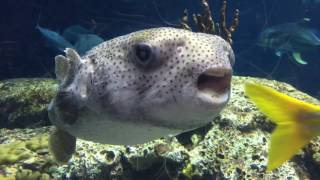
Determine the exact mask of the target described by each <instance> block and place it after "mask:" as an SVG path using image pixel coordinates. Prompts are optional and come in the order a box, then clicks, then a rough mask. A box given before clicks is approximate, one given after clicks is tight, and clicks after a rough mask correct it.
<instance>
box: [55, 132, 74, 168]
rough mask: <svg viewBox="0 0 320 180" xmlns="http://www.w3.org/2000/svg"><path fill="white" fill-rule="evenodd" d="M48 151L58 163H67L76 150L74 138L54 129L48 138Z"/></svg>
mask: <svg viewBox="0 0 320 180" xmlns="http://www.w3.org/2000/svg"><path fill="white" fill-rule="evenodd" d="M49 149H50V152H51V154H52V155H53V157H54V159H55V160H56V161H57V162H58V163H67V162H68V161H69V159H70V158H71V157H72V154H73V153H74V152H75V149H76V138H75V137H74V136H72V135H70V134H69V133H68V132H66V131H63V130H61V129H59V128H56V129H55V130H54V131H53V132H52V133H51V134H50V138H49Z"/></svg>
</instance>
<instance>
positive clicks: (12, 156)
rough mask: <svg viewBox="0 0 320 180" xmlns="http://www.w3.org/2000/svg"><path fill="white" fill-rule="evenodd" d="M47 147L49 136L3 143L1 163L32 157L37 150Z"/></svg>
mask: <svg viewBox="0 0 320 180" xmlns="http://www.w3.org/2000/svg"><path fill="white" fill-rule="evenodd" d="M45 148H46V149H47V148H48V136H38V137H34V138H32V139H30V140H28V141H18V142H13V143H10V144H1V145H0V165H6V164H14V163H17V162H19V161H21V160H25V159H28V158H31V157H32V156H33V154H34V153H35V152H36V151H37V150H40V149H45Z"/></svg>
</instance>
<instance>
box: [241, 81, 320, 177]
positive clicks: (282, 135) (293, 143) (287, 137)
mask: <svg viewBox="0 0 320 180" xmlns="http://www.w3.org/2000/svg"><path fill="white" fill-rule="evenodd" d="M245 93H246V95H247V96H249V98H250V99H251V100H252V101H253V102H255V104H256V105H257V107H258V108H259V109H260V111H261V112H262V113H264V114H265V115H266V116H267V117H268V118H270V119H271V121H272V122H274V123H276V124H277V127H276V129H275V130H274V131H273V133H272V135H271V144H270V147H269V153H268V154H269V157H268V158H269V159H268V167H267V171H272V170H273V169H275V168H278V167H279V166H281V165H282V164H283V163H284V162H286V161H287V160H289V159H291V158H292V156H293V155H294V154H296V153H297V152H298V151H299V150H300V149H301V148H302V147H304V146H305V145H306V144H307V143H309V141H310V140H311V139H312V138H313V137H315V136H318V135H320V106H317V105H313V104H309V103H306V102H303V101H300V100H298V99H295V98H293V97H290V96H287V95H285V94H282V93H280V92H278V91H276V90H274V89H272V88H269V87H266V86H263V85H259V84H251V83H247V84H246V85H245Z"/></svg>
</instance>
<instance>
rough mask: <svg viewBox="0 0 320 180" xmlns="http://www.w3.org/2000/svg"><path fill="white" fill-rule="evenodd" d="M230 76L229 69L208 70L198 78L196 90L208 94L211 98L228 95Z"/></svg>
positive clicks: (230, 71)
mask: <svg viewBox="0 0 320 180" xmlns="http://www.w3.org/2000/svg"><path fill="white" fill-rule="evenodd" d="M231 76H232V70H231V69H224V68H215V69H209V70H207V71H205V72H203V73H201V74H200V76H199V77H198V80H197V87H198V90H199V91H201V92H204V93H208V94H210V95H211V96H212V97H214V96H219V95H224V94H226V93H229V90H230V83H231Z"/></svg>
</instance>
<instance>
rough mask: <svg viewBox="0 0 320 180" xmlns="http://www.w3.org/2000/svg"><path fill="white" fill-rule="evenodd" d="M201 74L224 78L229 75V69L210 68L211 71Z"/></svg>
mask: <svg viewBox="0 0 320 180" xmlns="http://www.w3.org/2000/svg"><path fill="white" fill-rule="evenodd" d="M203 74H205V75H207V76H214V77H224V76H226V75H229V74H231V69H224V68H212V69H209V70H207V71H205V72H204V73H203Z"/></svg>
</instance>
